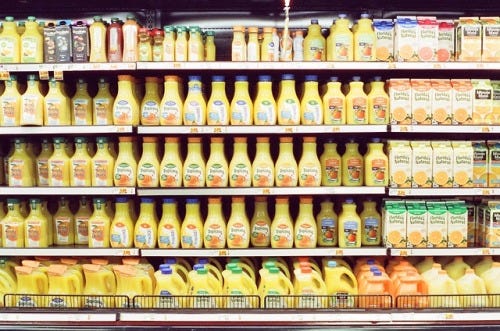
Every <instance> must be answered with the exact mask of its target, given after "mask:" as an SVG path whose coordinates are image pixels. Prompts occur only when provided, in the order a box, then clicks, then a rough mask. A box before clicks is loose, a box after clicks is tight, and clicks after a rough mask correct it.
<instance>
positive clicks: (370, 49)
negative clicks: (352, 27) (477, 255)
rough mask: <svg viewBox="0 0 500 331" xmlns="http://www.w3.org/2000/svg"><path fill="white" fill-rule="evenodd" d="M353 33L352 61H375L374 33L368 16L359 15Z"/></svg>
mask: <svg viewBox="0 0 500 331" xmlns="http://www.w3.org/2000/svg"><path fill="white" fill-rule="evenodd" d="M357 26H358V28H357V29H356V31H355V32H354V61H375V50H374V46H375V31H374V30H373V27H372V20H371V19H370V15H369V14H361V18H360V19H359V20H358V24H357Z"/></svg>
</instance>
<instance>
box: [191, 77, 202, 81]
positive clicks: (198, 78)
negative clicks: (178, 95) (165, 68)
mask: <svg viewBox="0 0 500 331" xmlns="http://www.w3.org/2000/svg"><path fill="white" fill-rule="evenodd" d="M188 80H189V81H192V80H198V81H201V76H188Z"/></svg>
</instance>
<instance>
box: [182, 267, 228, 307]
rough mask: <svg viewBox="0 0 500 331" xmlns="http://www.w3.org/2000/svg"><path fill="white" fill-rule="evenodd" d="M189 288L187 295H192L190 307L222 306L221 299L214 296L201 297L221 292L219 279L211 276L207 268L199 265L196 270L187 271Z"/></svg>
mask: <svg viewBox="0 0 500 331" xmlns="http://www.w3.org/2000/svg"><path fill="white" fill-rule="evenodd" d="M189 283H190V284H191V285H190V288H189V290H188V295H192V296H194V298H193V300H192V303H191V307H192V308H217V307H220V306H222V302H220V301H221V300H220V299H219V300H218V299H216V298H214V297H211V298H203V296H214V295H220V294H221V293H222V286H221V284H220V283H219V281H218V280H217V279H216V278H215V277H213V276H212V275H211V274H210V273H209V270H208V269H207V268H205V267H203V266H202V265H199V266H198V268H197V269H196V270H191V271H190V272H189Z"/></svg>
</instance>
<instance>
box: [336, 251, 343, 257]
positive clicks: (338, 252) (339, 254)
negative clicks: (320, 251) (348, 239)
mask: <svg viewBox="0 0 500 331" xmlns="http://www.w3.org/2000/svg"><path fill="white" fill-rule="evenodd" d="M335 255H336V256H344V250H343V249H337V250H335Z"/></svg>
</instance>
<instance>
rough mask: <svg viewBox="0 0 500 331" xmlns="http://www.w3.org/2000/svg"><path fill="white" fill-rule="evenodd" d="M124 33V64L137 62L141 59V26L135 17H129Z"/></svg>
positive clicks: (123, 29)
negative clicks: (139, 44) (139, 35)
mask: <svg viewBox="0 0 500 331" xmlns="http://www.w3.org/2000/svg"><path fill="white" fill-rule="evenodd" d="M122 33H123V57H122V61H123V62H136V61H137V60H138V58H139V50H138V34H139V24H137V21H136V19H135V17H134V16H133V15H127V19H126V21H125V23H124V24H123V26H122Z"/></svg>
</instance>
